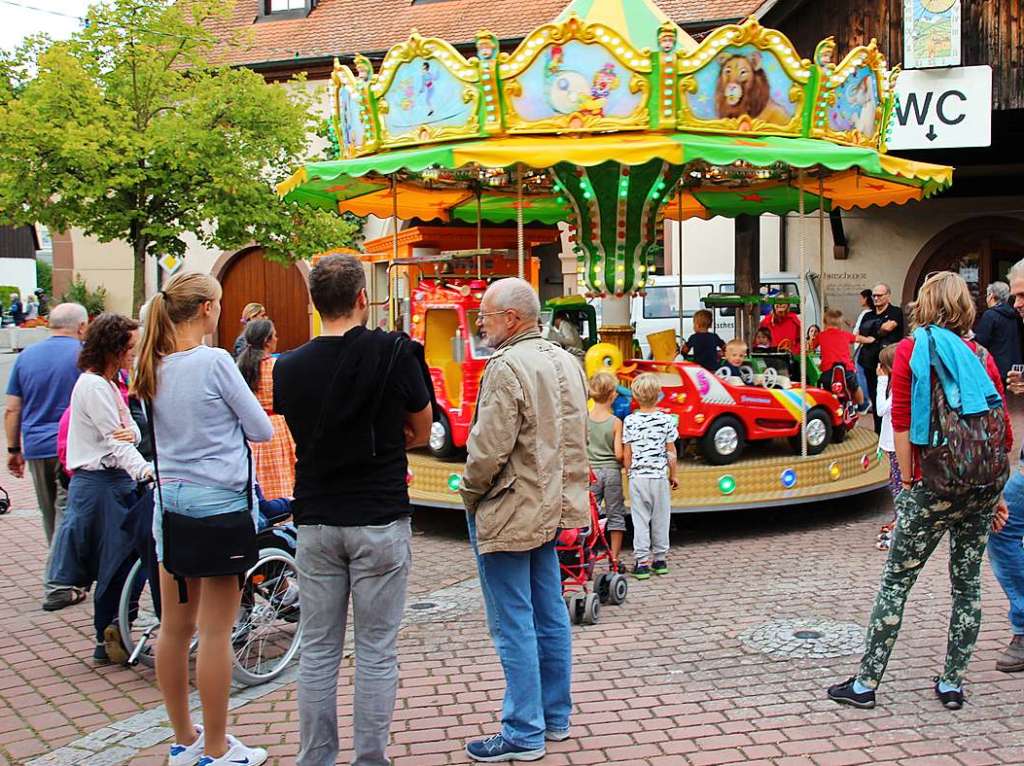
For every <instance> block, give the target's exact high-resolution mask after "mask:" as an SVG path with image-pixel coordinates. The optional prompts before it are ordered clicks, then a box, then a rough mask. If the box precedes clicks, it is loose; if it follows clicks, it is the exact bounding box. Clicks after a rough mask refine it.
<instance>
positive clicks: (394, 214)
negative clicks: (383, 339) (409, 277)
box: [388, 173, 398, 330]
mask: <svg viewBox="0 0 1024 766" xmlns="http://www.w3.org/2000/svg"><path fill="white" fill-rule="evenodd" d="M397 260H398V180H397V179H396V178H395V174H394V173H392V174H391V263H392V264H394V263H395V262H396V261H397ZM390 274H391V269H388V275H389V276H388V329H389V330H394V329H395V326H396V325H397V324H398V317H397V311H398V303H397V301H396V300H395V286H396V285H397V283H398V277H397V276H395V277H394V280H395V281H394V282H392V281H391V279H392V277H391V276H390Z"/></svg>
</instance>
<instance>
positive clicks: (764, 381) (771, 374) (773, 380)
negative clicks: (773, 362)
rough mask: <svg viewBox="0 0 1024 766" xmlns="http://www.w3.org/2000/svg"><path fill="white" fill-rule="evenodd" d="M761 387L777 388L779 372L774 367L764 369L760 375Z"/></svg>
mask: <svg viewBox="0 0 1024 766" xmlns="http://www.w3.org/2000/svg"><path fill="white" fill-rule="evenodd" d="M761 385H762V386H764V387H765V388H778V387H779V371H778V370H776V369H775V368H774V367H766V368H765V371H764V373H763V374H762V375H761Z"/></svg>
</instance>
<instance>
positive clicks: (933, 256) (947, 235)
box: [903, 216, 1024, 312]
mask: <svg viewBox="0 0 1024 766" xmlns="http://www.w3.org/2000/svg"><path fill="white" fill-rule="evenodd" d="M1022 258H1024V220H1021V219H1018V218H1005V217H996V216H989V217H982V218H971V219H969V220H967V221H961V222H960V223H956V224H953V225H952V226H950V227H948V228H946V229H943V230H942V231H941V232H939V233H938V234H936V235H935V236H934V237H932V238H931V239H930V240H929V241H928V243H927V244H926V245H925V246H924V247H922V248H921V251H920V252H919V253H918V254H917V258H915V259H914V262H913V264H911V267H910V271H909V272H908V273H907V281H906V282H905V283H904V285H903V302H904V303H909V302H910V301H912V300H914V297H915V296H916V295H917V291H918V289H919V288H920V287H921V283H922V282H924V280H925V277H927V276H928V275H929V274H931V273H932V272H933V271H953V272H956V273H958V274H960V275H961V276H962V277H963V278H964V279H965V280H966V282H967V285H968V287H970V289H971V294H972V295H973V296H974V301H975V303H976V304H977V306H978V310H979V312H981V311H984V309H985V290H986V289H987V288H988V286H989V284H991V283H992V282H997V281H1000V280H1005V279H1006V272H1007V271H1009V269H1010V267H1011V266H1012V265H1013V264H1014V263H1016V262H1017V261H1019V260H1021V259H1022Z"/></svg>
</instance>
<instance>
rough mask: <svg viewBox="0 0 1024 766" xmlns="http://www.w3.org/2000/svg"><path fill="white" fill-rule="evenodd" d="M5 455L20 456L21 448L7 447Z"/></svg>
mask: <svg viewBox="0 0 1024 766" xmlns="http://www.w3.org/2000/svg"><path fill="white" fill-rule="evenodd" d="M7 454H8V455H20V454H21V447H8V448H7Z"/></svg>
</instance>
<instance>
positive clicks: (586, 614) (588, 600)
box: [580, 593, 601, 625]
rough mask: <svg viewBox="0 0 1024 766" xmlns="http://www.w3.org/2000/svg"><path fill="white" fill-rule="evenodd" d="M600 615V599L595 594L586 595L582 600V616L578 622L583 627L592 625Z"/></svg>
mask: <svg viewBox="0 0 1024 766" xmlns="http://www.w3.org/2000/svg"><path fill="white" fill-rule="evenodd" d="M600 614H601V599H599V598H598V597H597V594H596V593H588V594H587V595H586V597H585V598H584V599H583V614H582V615H581V619H580V622H581V623H583V624H584V625H593V624H595V623H596V622H597V618H598V617H599V616H600Z"/></svg>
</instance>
